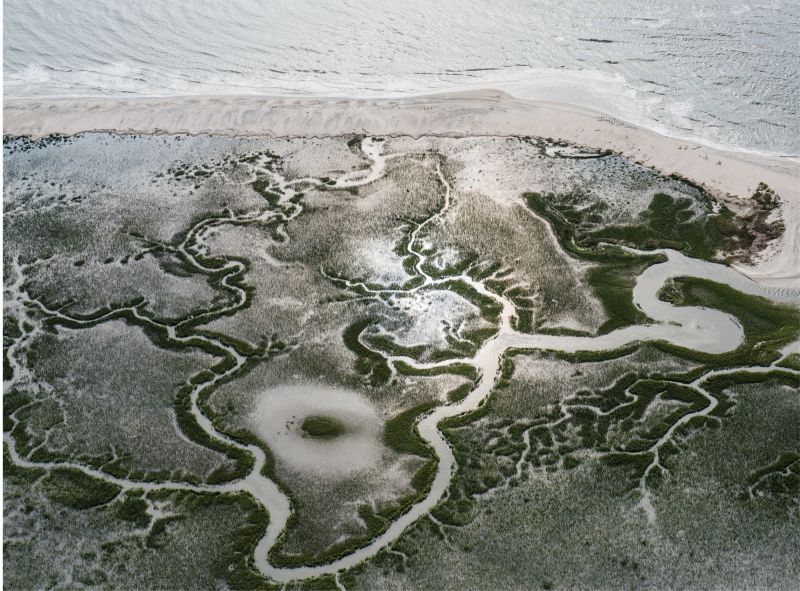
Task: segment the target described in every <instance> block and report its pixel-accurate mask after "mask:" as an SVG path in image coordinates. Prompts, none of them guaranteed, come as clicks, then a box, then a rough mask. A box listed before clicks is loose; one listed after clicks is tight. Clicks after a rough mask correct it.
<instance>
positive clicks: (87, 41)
mask: <svg viewBox="0 0 800 591" xmlns="http://www.w3.org/2000/svg"><path fill="white" fill-rule="evenodd" d="M4 9H5V10H4V12H5V18H4V25H3V27H4V63H3V79H4V83H5V90H4V94H5V96H6V97H41V96H98V95H99V96H153V95H159V96H164V95H198V94H260V95H271V96H309V95H310V96H334V97H340V96H341V97H397V96H404V95H414V94H425V93H431V92H442V91H448V90H455V89H469V88H500V89H503V90H507V91H508V92H510V93H512V94H514V95H516V96H520V97H523V98H531V99H544V100H555V101H561V102H567V103H572V104H577V105H580V106H586V107H592V108H594V109H597V110H600V111H603V112H606V113H609V114H611V115H614V116H617V117H620V118H622V119H625V120H628V121H630V122H632V123H636V124H639V125H644V126H647V127H650V128H653V129H656V130H659V131H661V132H664V133H668V134H670V135H675V136H680V137H687V138H693V139H699V140H701V141H704V142H706V143H711V144H717V145H723V146H726V147H731V148H740V149H748V150H755V151H759V152H767V153H772V154H782V155H798V154H800V117H798V111H799V110H800V107H799V106H798V96H800V40H799V39H800V33H799V32H800V2H798V1H797V0H774V1H762V2H740V1H736V0H710V1H706V2H702V1H700V2H698V1H688V0H685V1H684V0H681V1H676V0H659V1H653V0H638V1H634V0H615V1H613V2H587V1H586V0H540V1H527V2H524V1H520V0H495V1H493V2H485V1H484V0H439V1H437V2H431V1H428V0H402V1H401V0H372V1H369V0H340V1H329V2H310V1H303V0H291V1H287V0H270V1H256V0H229V1H226V2H223V1H221V0H220V1H217V2H210V1H202V0H142V1H139V2H116V1H109V0H70V1H64V0H5V1H4Z"/></svg>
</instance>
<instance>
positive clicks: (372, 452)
mask: <svg viewBox="0 0 800 591" xmlns="http://www.w3.org/2000/svg"><path fill="white" fill-rule="evenodd" d="M319 419H323V420H327V421H330V422H331V423H333V424H336V425H337V429H336V433H335V434H334V435H332V436H331V435H330V434H326V435H325V436H314V435H312V434H309V433H308V432H307V431H306V430H304V428H303V427H304V423H305V427H306V429H308V425H309V420H312V421H316V420H319ZM249 423H250V426H251V428H252V429H253V430H254V431H255V432H256V434H257V435H258V436H259V437H260V438H261V439H262V440H263V441H265V442H266V443H267V445H269V447H270V449H271V450H272V453H273V454H274V455H275V457H276V458H277V459H278V461H279V462H280V463H281V464H283V465H284V466H285V467H286V468H288V469H290V470H297V471H301V472H309V473H315V474H320V475H331V476H333V475H347V474H351V473H353V472H358V471H362V470H368V469H370V468H372V467H374V466H375V465H376V464H378V463H379V460H380V457H381V454H382V452H383V450H384V448H385V447H384V444H383V441H382V438H383V421H382V420H381V418H380V417H379V416H378V413H377V412H376V411H375V409H374V408H373V406H372V405H371V404H370V403H369V402H368V401H367V400H366V399H365V398H364V397H363V396H361V395H360V394H358V393H357V392H353V391H351V390H344V389H342V388H336V387H333V386H326V385H323V384H302V385H300V384H298V385H291V386H290V385H286V386H278V387H275V388H271V389H269V390H265V391H264V392H262V393H261V394H260V396H259V397H258V399H257V401H256V404H255V407H254V410H253V412H252V413H251V414H250V417H249ZM311 431H312V433H313V429H312V430H311Z"/></svg>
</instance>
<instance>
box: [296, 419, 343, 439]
mask: <svg viewBox="0 0 800 591" xmlns="http://www.w3.org/2000/svg"><path fill="white" fill-rule="evenodd" d="M300 429H301V430H302V431H303V434H304V435H308V436H309V437H316V438H318V439H334V438H336V437H339V436H340V435H343V434H344V433H345V432H346V431H347V429H346V428H345V426H344V424H343V423H342V422H341V421H338V420H337V419H334V418H333V417H326V416H322V415H312V416H310V417H306V418H305V419H303V422H302V424H301V425H300Z"/></svg>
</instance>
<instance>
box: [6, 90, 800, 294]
mask: <svg viewBox="0 0 800 591" xmlns="http://www.w3.org/2000/svg"><path fill="white" fill-rule="evenodd" d="M3 115H4V122H3V130H4V133H5V134H11V135H28V136H31V137H34V138H36V137H42V136H45V135H49V134H53V133H57V134H66V135H71V134H75V133H80V132H86V131H115V132H121V133H137V134H154V133H187V134H218V135H231V136H245V135H257V136H272V137H319V136H336V135H345V134H353V133H359V134H370V135H382V136H391V135H410V136H422V135H427V136H431V135H433V136H436V135H440V136H451V137H459V136H462V137H463V136H481V135H485V136H508V135H530V136H539V137H545V138H553V139H558V140H564V141H567V142H570V143H573V144H578V145H581V146H586V147H591V148H596V149H603V150H606V149H607V150H612V151H614V152H617V153H619V154H622V155H624V156H626V157H628V158H630V159H632V160H634V161H636V162H639V163H641V164H644V165H647V166H651V167H653V168H655V169H657V170H659V171H661V172H663V173H664V174H679V175H682V176H684V177H686V178H688V179H691V180H692V181H694V182H696V183H698V184H700V185H702V186H703V187H704V188H705V189H707V190H708V191H709V192H711V193H712V194H714V195H716V196H718V197H722V198H726V199H727V200H728V201H729V202H732V203H733V204H734V206H735V205H736V203H737V202H738V203H745V202H744V201H742V200H743V199H746V198H748V197H749V196H751V195H752V194H753V192H754V191H755V189H756V187H757V186H758V184H759V183H760V182H765V183H767V184H768V185H769V186H770V187H772V188H773V189H774V190H775V191H776V192H777V193H778V194H779V195H780V196H781V197H782V199H783V208H782V217H783V219H784V221H785V224H786V232H785V234H784V238H783V240H782V243H781V244H780V245H779V246H777V247H775V248H773V249H771V252H769V253H766V254H765V256H764V257H763V260H762V261H761V262H759V264H758V265H756V266H753V267H739V269H740V270H741V271H742V272H744V273H745V274H747V275H748V276H750V277H752V278H753V279H755V280H757V281H759V282H761V283H764V284H767V285H772V286H775V287H794V288H796V287H800V232H799V231H798V230H800V228H798V220H800V162H798V160H797V159H793V158H778V157H771V156H766V155H762V154H758V153H752V152H744V151H735V152H734V151H724V150H720V149H718V148H715V147H711V146H705V145H700V144H697V143H692V142H689V141H685V140H681V139H677V138H672V137H667V136H664V135H660V134H658V133H656V132H653V131H651V130H648V129H644V128H641V127H637V126H634V125H631V124H629V123H627V122H624V121H621V120H619V119H616V118H613V117H609V116H607V115H603V114H602V113H598V112H593V111H590V110H588V109H584V108H579V107H575V106H571V105H565V104H556V103H548V102H533V101H527V100H522V99H518V98H514V97H512V96H510V95H509V94H507V93H505V92H501V91H497V90H482V91H473V92H460V93H447V94H436V95H429V96H422V97H413V98H402V99H370V100H367V99H348V100H345V99H323V98H315V99H309V98H296V99H288V98H280V99H278V98H262V97H252V96H239V97H237V96H224V97H222V96H220V97H212V96H209V97H175V98H135V99H97V98H71V99H41V100H40V99H16V100H15V99H11V100H6V101H5V105H4V109H3Z"/></svg>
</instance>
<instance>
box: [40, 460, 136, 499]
mask: <svg viewBox="0 0 800 591" xmlns="http://www.w3.org/2000/svg"><path fill="white" fill-rule="evenodd" d="M41 486H42V488H43V490H44V492H45V494H47V496H48V497H49V498H50V500H52V501H54V502H56V503H59V504H61V505H65V506H67V507H72V508H73V509H90V508H92V507H97V506H99V505H105V504H107V503H110V502H111V501H113V500H114V499H115V498H116V497H117V496H118V495H119V493H120V490H121V489H120V487H118V486H117V485H116V484H111V483H110V482H106V481H103V480H100V479H98V478H94V477H92V476H89V475H88V474H85V473H83V472H81V471H80V470H76V469H74V468H56V469H53V470H51V471H50V474H49V475H48V476H47V477H45V478H44V479H43V480H42V481H41Z"/></svg>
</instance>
